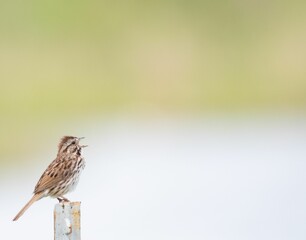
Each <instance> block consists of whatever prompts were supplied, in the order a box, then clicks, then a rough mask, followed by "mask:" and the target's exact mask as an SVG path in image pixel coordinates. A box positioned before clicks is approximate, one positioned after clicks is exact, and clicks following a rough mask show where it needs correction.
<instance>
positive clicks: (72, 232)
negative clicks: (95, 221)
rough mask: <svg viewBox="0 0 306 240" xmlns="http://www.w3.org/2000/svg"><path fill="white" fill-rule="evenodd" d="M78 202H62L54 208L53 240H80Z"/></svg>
mask: <svg viewBox="0 0 306 240" xmlns="http://www.w3.org/2000/svg"><path fill="white" fill-rule="evenodd" d="M80 205H81V203H80V202H63V203H58V204H56V205H55V207H54V240H80V239H81V234H80V231H81V225H80Z"/></svg>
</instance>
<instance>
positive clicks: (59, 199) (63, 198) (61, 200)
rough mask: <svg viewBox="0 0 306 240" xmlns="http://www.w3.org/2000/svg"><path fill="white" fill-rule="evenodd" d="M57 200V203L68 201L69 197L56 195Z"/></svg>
mask: <svg viewBox="0 0 306 240" xmlns="http://www.w3.org/2000/svg"><path fill="white" fill-rule="evenodd" d="M57 200H58V202H59V203H65V202H70V201H69V199H67V198H65V197H58V198H57Z"/></svg>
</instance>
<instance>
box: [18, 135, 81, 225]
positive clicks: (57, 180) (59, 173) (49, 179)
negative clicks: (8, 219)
mask: <svg viewBox="0 0 306 240" xmlns="http://www.w3.org/2000/svg"><path fill="white" fill-rule="evenodd" d="M83 138H84V137H73V136H64V137H62V138H61V140H60V142H59V144H58V152H57V156H56V158H55V159H54V160H53V161H52V162H51V163H50V165H49V166H48V167H47V169H46V170H45V171H44V172H43V174H42V175H41V177H40V179H39V180H38V182H37V184H36V186H35V188H34V192H33V194H34V195H33V196H32V198H31V199H30V201H29V202H28V203H27V204H26V205H25V206H24V207H23V208H22V209H21V210H20V211H19V212H18V214H17V215H16V216H15V217H14V219H13V221H17V220H18V219H19V218H20V217H21V216H22V215H23V214H24V212H25V211H26V210H27V209H28V208H29V207H30V206H31V205H32V204H33V203H34V202H36V201H38V200H40V199H42V198H44V197H53V198H57V199H58V201H59V202H69V200H68V199H67V198H65V197H64V195H65V194H67V193H68V192H71V191H73V190H74V189H75V187H76V186H77V184H78V182H79V178H80V174H81V172H82V171H83V169H84V168H85V160H84V158H83V156H82V149H83V148H84V147H87V145H80V140H81V139H83Z"/></svg>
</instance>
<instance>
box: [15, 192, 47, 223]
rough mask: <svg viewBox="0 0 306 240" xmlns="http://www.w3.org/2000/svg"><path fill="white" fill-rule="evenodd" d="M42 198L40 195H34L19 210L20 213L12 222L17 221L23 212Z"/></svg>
mask: <svg viewBox="0 0 306 240" xmlns="http://www.w3.org/2000/svg"><path fill="white" fill-rule="evenodd" d="M41 197H42V193H35V194H34V196H33V197H32V198H31V200H30V201H29V202H28V203H27V204H26V205H25V206H24V207H23V208H22V209H21V210H20V212H19V213H18V214H17V215H16V217H14V219H13V221H17V220H18V218H20V217H21V216H22V215H23V214H24V212H25V211H26V210H27V209H28V208H29V207H30V206H31V205H32V204H33V203H34V202H36V201H37V200H39V199H40V198H41Z"/></svg>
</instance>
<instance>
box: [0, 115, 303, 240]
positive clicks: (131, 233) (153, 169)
mask: <svg viewBox="0 0 306 240" xmlns="http://www.w3.org/2000/svg"><path fill="white" fill-rule="evenodd" d="M85 125H86V127H84V128H82V131H80V132H77V133H76V134H77V135H82V136H83V135H86V139H85V140H84V143H86V144H89V147H88V148H87V149H86V150H85V151H84V155H85V157H86V160H87V166H86V169H85V171H84V172H83V175H82V178H81V181H80V184H79V186H78V188H77V190H76V191H75V192H74V193H72V194H70V195H68V196H69V197H70V199H73V200H79V201H82V206H81V209H82V212H81V214H82V223H81V224H82V228H81V231H82V239H109V240H112V239H114V240H117V239H118V240H119V239H139V240H140V239H152V240H153V239H220V240H222V239H224V240H228V239H233V240H234V239H235V240H239V239H241V240H244V239H263V240H265V239H267V240H269V239H288V240H289V239H295V240H298V239H305V237H306V231H305V227H304V223H305V218H306V217H305V216H306V207H305V201H306V191H305V190H304V189H305V180H306V179H305V170H306V163H305V143H306V134H305V131H306V124H305V116H302V115H294V116H293V115H291V116H290V117H289V116H288V115H282V114H276V115H274V116H272V115H270V116H267V115H266V116H264V117H263V116H253V117H247V116H244V117H243V116H240V117H239V118H237V117H229V116H228V117H226V118H224V117H220V116H218V117H206V118H205V117H202V118H196V119H194V118H186V117H184V118H182V117H178V116H177V117H175V118H174V117H173V116H172V117H163V118H154V119H147V118H142V119H140V118H139V119H135V118H133V117H130V116H127V117H123V118H121V119H116V118H111V119H101V121H98V122H89V123H86V124H85ZM68 129H69V127H68ZM50 145H51V146H50V147H51V148H52V149H51V150H50V151H47V152H45V153H42V154H41V155H40V156H36V158H38V159H39V161H38V162H37V163H38V164H37V165H35V166H34V165H31V166H26V165H22V166H19V167H17V168H12V169H10V170H9V171H7V172H6V173H5V174H3V173H1V178H0V180H1V181H0V188H1V189H2V191H3V192H5V194H3V195H2V198H1V205H2V206H3V208H2V210H1V212H2V213H1V218H0V225H1V226H2V230H1V234H2V236H3V237H4V236H5V238H6V239H20V238H22V237H23V238H30V239H41V238H44V239H52V238H53V215H52V211H53V206H54V204H55V202H56V201H55V200H52V199H42V200H41V201H39V202H37V203H35V204H34V205H33V206H32V207H31V208H30V209H29V210H28V212H26V213H25V215H24V216H22V218H21V219H20V220H19V221H17V222H12V221H11V220H12V218H13V217H14V216H15V214H16V213H17V212H18V210H19V209H20V208H21V207H22V205H23V204H25V203H26V201H28V199H29V198H30V196H31V192H32V190H33V187H34V185H35V184H36V181H37V180H38V178H39V176H40V174H41V173H42V171H43V170H44V168H45V167H46V166H47V165H48V164H49V162H50V161H51V160H52V159H53V157H54V156H55V150H56V148H55V147H56V143H52V144H51V143H50Z"/></svg>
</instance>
